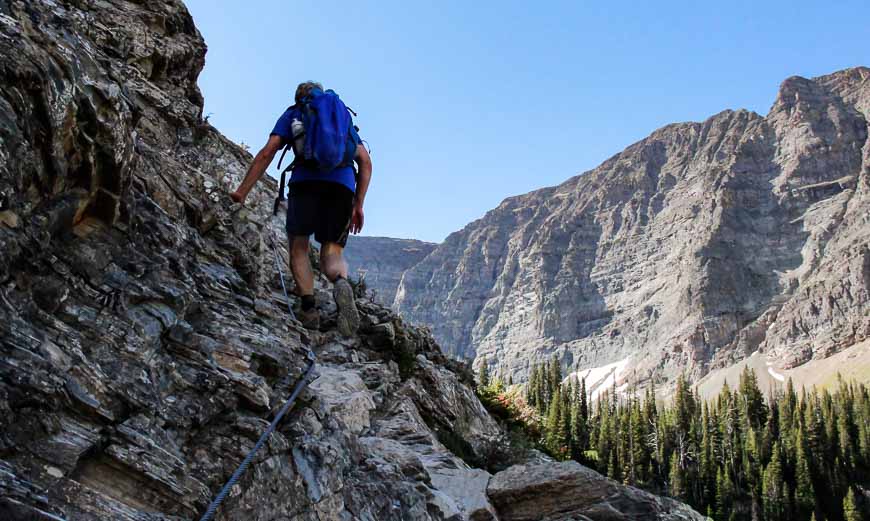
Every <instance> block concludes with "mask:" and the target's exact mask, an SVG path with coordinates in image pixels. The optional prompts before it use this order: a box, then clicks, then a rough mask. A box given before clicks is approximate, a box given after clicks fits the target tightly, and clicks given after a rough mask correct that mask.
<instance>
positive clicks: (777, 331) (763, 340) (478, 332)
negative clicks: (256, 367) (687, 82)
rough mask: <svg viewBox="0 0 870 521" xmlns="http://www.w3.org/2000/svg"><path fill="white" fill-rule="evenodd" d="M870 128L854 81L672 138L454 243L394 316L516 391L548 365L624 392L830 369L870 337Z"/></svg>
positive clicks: (843, 77)
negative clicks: (736, 374) (687, 380)
mask: <svg viewBox="0 0 870 521" xmlns="http://www.w3.org/2000/svg"><path fill="white" fill-rule="evenodd" d="M868 117H870V69H867V68H855V69H848V70H844V71H841V72H837V73H834V74H831V75H829V76H824V77H820V78H815V79H804V78H799V77H793V78H789V79H787V80H786V81H785V82H783V84H782V86H781V88H780V91H779V95H778V97H777V99H776V102H775V103H774V105H773V107H772V108H771V110H770V113H769V114H768V115H767V116H765V117H762V116H760V115H758V114H755V113H752V112H747V111H745V110H739V111H725V112H722V113H720V114H717V115H715V116H713V117H711V118H710V119H708V120H707V121H705V122H703V123H681V124H674V125H669V126H667V127H664V128H662V129H660V130H658V131H656V132H654V133H653V134H652V135H651V136H649V137H648V138H646V139H644V140H643V141H640V142H638V143H636V144H634V145H632V146H630V147H628V148H627V149H626V150H624V151H623V152H621V153H619V154H617V155H615V156H614V157H612V158H610V159H609V160H607V161H605V162H604V163H603V164H602V165H601V166H599V167H598V168H596V169H594V170H592V171H590V172H587V173H585V174H583V175H580V176H577V177H574V178H572V179H570V180H568V181H566V182H565V183H563V184H561V185H559V186H555V187H552V188H545V189H542V190H538V191H535V192H532V193H529V194H526V195H522V196H518V197H512V198H509V199H507V200H505V201H504V202H503V203H502V204H501V205H499V206H498V208H496V209H494V210H492V211H490V212H488V213H487V214H486V215H485V216H484V217H483V218H482V219H480V220H478V221H475V222H473V223H471V224H469V225H468V226H467V227H465V228H464V229H463V230H461V231H459V232H456V233H454V234H452V235H451V236H449V237H448V238H447V240H445V241H444V243H443V244H441V245H439V246H438V247H437V248H436V249H435V250H434V251H433V252H432V253H431V254H430V255H429V256H428V257H426V258H425V259H424V260H423V261H422V262H420V263H419V264H417V265H416V266H414V267H413V268H411V269H410V270H408V271H407V272H406V273H405V275H404V276H403V279H402V283H401V284H400V286H399V289H398V292H397V297H396V304H395V305H396V309H397V310H399V312H400V313H401V314H402V315H403V316H405V317H407V318H408V319H409V320H411V321H413V322H417V323H422V324H427V325H429V326H430V327H431V328H432V331H433V333H434V335H435V337H436V339H437V340H438V341H439V342H440V343H441V345H442V346H443V347H444V348H445V349H447V350H448V351H449V352H450V354H452V355H454V356H457V357H462V358H476V363H477V364H481V363H487V364H489V365H491V366H493V367H491V370H492V371H504V374H505V375H506V376H507V375H508V374H510V375H512V376H513V378H514V380H515V381H522V380H523V379H524V377H525V376H527V374H528V370H529V368H530V365H531V364H532V363H535V362H539V361H541V360H543V359H544V358H546V357H549V356H551V355H554V354H555V355H556V356H558V357H559V358H560V359H561V361H562V363H563V367H565V368H568V369H569V370H577V371H581V374H595V375H599V376H601V375H604V374H605V373H606V374H607V375H610V376H614V378H613V379H615V380H617V384H618V385H621V384H623V383H625V382H626V380H627V379H628V378H632V379H636V380H637V381H638V382H639V383H643V382H644V381H648V380H649V379H655V380H659V381H660V380H662V379H667V378H669V377H671V376H673V375H675V374H676V373H679V372H682V371H687V372H689V373H690V375H692V376H695V377H698V376H701V375H703V374H705V373H706V372H708V371H709V370H710V369H711V368H712V367H716V366H721V365H725V364H727V363H730V362H732V361H735V360H739V359H741V358H743V357H745V356H748V355H749V354H751V353H753V352H754V351H756V350H761V351H762V352H765V353H767V354H768V355H769V356H771V357H773V358H775V359H776V360H777V361H779V362H782V365H783V368H788V367H792V366H795V365H798V364H801V363H803V362H805V361H807V360H810V359H812V358H821V357H826V356H828V355H830V354H832V353H835V352H837V351H838V350H841V349H843V348H846V347H849V346H851V345H854V344H856V343H858V342H860V341H861V340H863V339H866V338H868V337H870V141H868V123H867V121H868ZM590 369H594V370H592V372H591V373H590V372H589V370H590ZM617 369H619V371H617ZM617 376H618V378H617ZM596 378H598V377H596ZM605 378H606V377H605Z"/></svg>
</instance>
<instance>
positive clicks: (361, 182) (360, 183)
mask: <svg viewBox="0 0 870 521" xmlns="http://www.w3.org/2000/svg"><path fill="white" fill-rule="evenodd" d="M354 161H356V166H357V169H358V171H359V173H358V174H357V180H356V196H355V197H354V201H353V215H352V216H351V219H350V231H351V233H354V234H356V233H359V232H361V231H362V228H363V222H364V221H365V214H364V213H363V204H364V203H365V200H366V192H368V190H369V182H371V180H372V158H371V156H369V151H368V150H366V147H364V146H363V145H362V144H360V145H357V146H356V157H354Z"/></svg>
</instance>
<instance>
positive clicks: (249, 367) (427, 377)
mask: <svg viewBox="0 0 870 521" xmlns="http://www.w3.org/2000/svg"><path fill="white" fill-rule="evenodd" d="M204 54H205V44H204V43H203V41H202V38H201V37H200V35H199V33H198V32H197V30H196V28H195V27H194V25H193V22H192V20H191V18H190V15H189V14H188V12H187V10H186V9H185V8H184V6H183V5H182V4H181V3H179V2H177V1H174V0H163V1H152V2H127V1H120V0H117V1H91V0H75V1H69V2H55V1H53V0H28V1H0V68H2V71H3V75H2V80H0V158H2V160H0V192H2V197H0V354H2V357H0V518H2V519H4V520H7V519H8V520H24V519H45V520H50V519H54V520H56V519H65V520H68V521H78V520H86V521H91V520H103V519H123V520H131V521H146V520H147V521H155V520H170V519H173V520H179V519H197V518H198V517H199V515H201V514H202V512H203V511H204V509H205V507H206V505H207V504H208V502H209V501H210V499H211V497H212V495H213V494H215V493H216V492H217V490H218V489H219V488H220V487H221V486H222V485H223V483H224V482H225V481H226V480H227V478H228V477H229V476H230V474H231V473H232V471H233V470H234V469H235V468H236V466H237V465H238V464H239V463H240V462H241V460H242V459H243V458H244V457H245V455H246V454H247V453H248V451H249V450H250V449H251V448H252V447H253V446H254V443H255V442H256V440H257V439H258V437H259V436H260V434H261V433H262V432H263V431H264V430H265V428H266V426H267V425H268V423H269V420H270V419H271V418H272V414H273V413H274V412H275V411H276V410H277V408H278V407H280V406H281V405H282V404H283V403H284V400H286V398H287V396H288V394H289V392H290V389H291V387H292V386H293V384H294V383H295V380H296V379H297V378H298V377H299V375H300V373H301V371H302V369H303V368H304V367H305V366H306V352H307V351H308V350H309V349H313V350H315V351H316V352H317V355H318V359H319V361H318V371H319V378H318V379H317V380H315V381H314V382H313V383H312V384H311V385H310V386H309V388H308V389H307V390H306V391H305V393H303V395H302V396H301V398H300V401H299V403H298V404H297V407H296V408H295V409H294V410H293V411H292V412H291V414H290V415H288V417H287V418H286V419H285V421H284V422H283V423H282V425H281V426H280V427H279V429H278V432H276V433H275V434H273V435H272V436H271V437H270V438H269V441H268V443H267V444H266V445H265V446H264V447H263V449H262V450H261V451H260V452H259V453H258V455H257V457H256V458H255V460H254V462H253V464H252V466H251V467H250V468H249V469H248V472H247V473H246V474H245V475H244V477H243V478H242V480H241V481H240V482H239V483H238V484H237V485H236V486H235V487H234V488H233V489H232V491H231V493H230V495H229V497H228V498H227V499H226V502H225V503H224V506H223V507H222V509H221V510H220V512H219V515H218V519H225V520H229V519H251V520H266V519H299V520H311V521H314V520H317V521H339V520H340V521H351V520H359V521H375V520H378V521H381V520H464V519H497V517H496V516H497V513H496V511H495V509H494V507H493V506H492V504H491V502H490V501H489V499H488V496H487V485H488V484H489V479H490V474H489V473H488V472H487V471H486V470H485V468H484V467H492V466H493V462H496V461H497V462H501V461H504V457H503V456H504V450H506V448H508V447H507V446H506V445H505V444H504V441H503V435H502V432H501V431H500V429H499V427H498V425H497V424H496V423H495V422H494V421H493V419H492V418H491V417H490V416H489V415H488V414H487V412H486V411H485V410H484V409H483V407H482V406H481V404H480V402H479V401H478V400H477V398H476V397H475V395H474V393H473V391H472V390H471V388H470V387H469V386H468V383H469V381H470V380H469V376H468V375H467V371H466V372H463V370H462V369H463V368H462V366H460V365H458V364H456V363H455V362H451V361H450V360H448V359H447V358H446V357H445V356H444V355H443V354H442V353H441V351H440V350H439V348H438V346H437V345H436V344H435V342H434V340H433V339H432V337H431V336H430V335H429V334H428V333H426V332H424V331H421V330H418V329H415V328H413V327H409V326H406V325H405V324H404V323H403V321H402V320H401V319H399V318H398V317H397V316H396V315H395V314H394V313H392V312H391V311H389V310H387V309H385V308H383V307H381V306H379V305H376V304H373V303H371V302H369V301H368V300H365V299H360V300H359V301H358V305H359V307H360V310H361V314H362V328H361V331H360V334H359V335H357V336H354V337H352V338H343V337H340V336H339V335H338V333H337V332H336V331H335V306H334V303H333V302H332V299H331V296H330V293H329V292H328V291H327V289H328V283H327V282H326V281H324V280H323V279H322V278H320V279H318V295H317V296H318V304H319V306H320V308H321V313H322V319H323V320H322V329H321V330H319V331H309V330H305V329H303V328H302V327H301V325H300V324H299V323H298V322H297V321H295V320H294V319H292V318H291V317H290V316H289V314H288V313H287V311H286V308H285V303H284V300H283V296H282V294H281V290H280V284H279V281H278V278H277V272H276V270H275V266H274V264H273V262H274V259H273V257H272V255H273V250H272V249H271V243H272V237H275V236H276V235H277V234H278V233H280V229H281V223H280V222H273V221H270V219H269V217H270V210H271V195H272V193H273V192H274V186H269V184H270V181H268V180H267V181H265V182H266V183H267V186H265V187H262V186H261V188H260V189H258V190H256V191H255V193H254V194H252V197H251V199H250V201H249V203H248V207H246V208H239V207H234V206H230V205H228V204H227V198H226V196H225V195H223V194H225V193H226V191H227V189H228V188H231V187H234V186H235V185H236V184H237V183H238V182H239V180H240V178H241V176H242V175H243V173H244V171H245V168H246V167H247V165H248V164H249V162H250V160H251V157H250V156H249V155H248V154H247V153H246V152H245V151H244V150H242V149H241V148H239V147H238V146H236V145H234V144H233V143H231V142H229V141H228V140H226V139H225V138H224V137H222V136H221V135H220V133H218V132H217V131H216V130H215V129H214V128H212V127H211V126H209V125H208V124H207V122H205V121H203V120H202V119H201V112H202V98H201V96H200V94H199V91H198V89H197V87H196V84H195V80H196V77H197V75H198V73H199V71H200V68H201V67H202V64H203V60H204ZM278 242H279V247H278V249H277V250H275V255H280V256H281V257H282V262H285V263H286V254H287V252H286V250H285V249H284V246H283V245H282V244H280V243H283V241H278Z"/></svg>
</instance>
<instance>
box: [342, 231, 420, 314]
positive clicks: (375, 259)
mask: <svg viewBox="0 0 870 521" xmlns="http://www.w3.org/2000/svg"><path fill="white" fill-rule="evenodd" d="M435 246H436V245H435V244H432V243H431V242H423V241H417V240H413V239H392V238H389V237H365V236H359V235H351V236H350V238H349V239H348V241H347V248H345V250H344V254H345V258H346V259H347V264H348V273H349V274H350V276H351V277H362V278H363V279H364V280H365V283H366V287H367V288H368V290H369V293H370V294H371V296H372V297H373V298H374V300H375V301H376V302H379V303H381V304H384V305H387V306H392V305H393V301H395V299H396V289H397V288H398V287H399V282H401V280H402V275H403V274H404V273H405V270H407V269H408V268H410V267H412V266H414V265H415V264H417V263H418V262H420V261H421V260H423V259H424V258H425V257H426V256H427V255H429V254H430V253H432V250H434V249H435Z"/></svg>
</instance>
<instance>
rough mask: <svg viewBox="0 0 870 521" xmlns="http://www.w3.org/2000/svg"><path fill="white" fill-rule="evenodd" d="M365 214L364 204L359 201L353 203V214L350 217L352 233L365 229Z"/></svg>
mask: <svg viewBox="0 0 870 521" xmlns="http://www.w3.org/2000/svg"><path fill="white" fill-rule="evenodd" d="M364 221H365V214H364V213H363V208H362V205H361V204H359V203H354V204H353V214H352V215H351V217H350V233H352V234H354V235H356V234H358V233H359V232H361V231H362V229H363V222H364Z"/></svg>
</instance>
